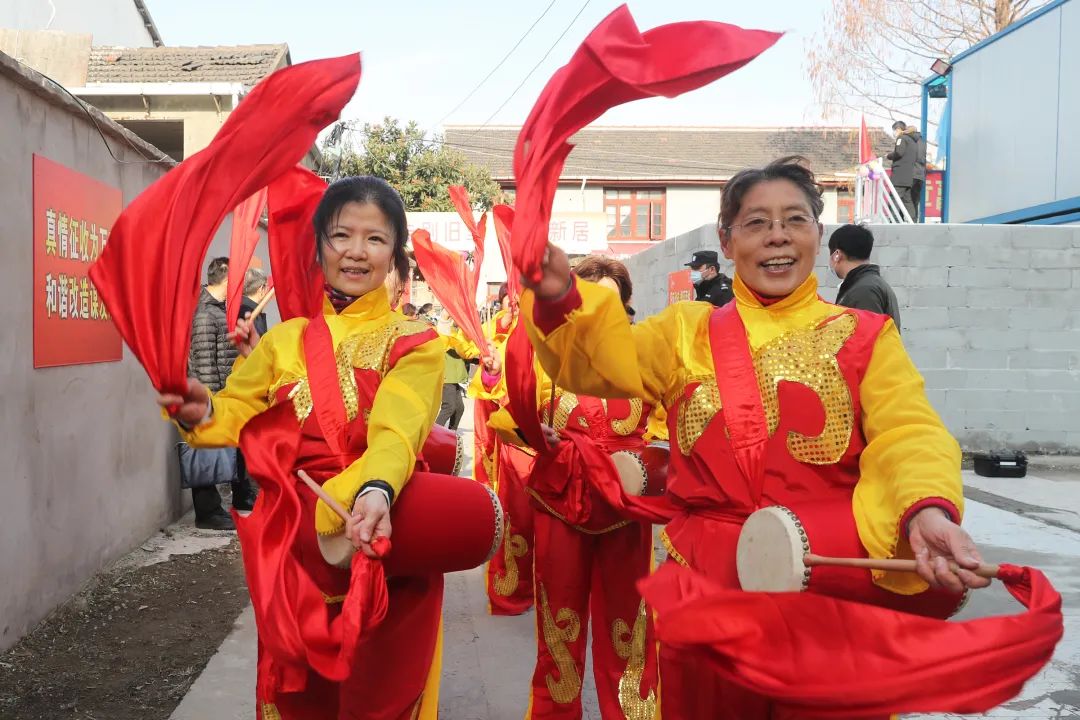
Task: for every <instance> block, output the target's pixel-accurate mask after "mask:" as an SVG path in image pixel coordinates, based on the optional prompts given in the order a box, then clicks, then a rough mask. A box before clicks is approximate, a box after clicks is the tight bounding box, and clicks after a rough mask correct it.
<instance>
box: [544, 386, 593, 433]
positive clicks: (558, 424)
mask: <svg viewBox="0 0 1080 720" xmlns="http://www.w3.org/2000/svg"><path fill="white" fill-rule="evenodd" d="M550 406H551V400H550V398H549V399H546V400H544V401H543V402H542V403H541V404H540V417H541V419H543V420H545V421H546V420H547V417H548V415H549V414H550V413H549V411H548V408H549V407H550ZM577 406H578V397H577V395H575V394H574V393H572V392H566V391H565V390H559V394H558V397H557V398H556V399H555V416H554V418H552V421H551V427H553V428H555V430H565V429H566V423H567V422H569V420H570V414H571V413H573V412H574V410H575V409H576V408H577ZM579 419H580V418H579ZM586 427H587V426H586Z"/></svg>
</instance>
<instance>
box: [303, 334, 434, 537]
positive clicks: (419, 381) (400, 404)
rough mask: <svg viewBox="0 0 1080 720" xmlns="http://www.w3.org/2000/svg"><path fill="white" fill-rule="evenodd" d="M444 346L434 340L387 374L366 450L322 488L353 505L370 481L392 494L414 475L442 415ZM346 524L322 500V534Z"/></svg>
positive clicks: (318, 520)
mask: <svg viewBox="0 0 1080 720" xmlns="http://www.w3.org/2000/svg"><path fill="white" fill-rule="evenodd" d="M445 356H446V344H445V343H444V342H443V340H442V339H441V338H437V337H436V338H433V339H431V340H429V341H427V342H425V343H423V344H421V345H418V346H417V347H416V348H414V349H413V350H411V351H410V352H408V353H406V354H405V355H404V356H402V358H401V359H400V360H398V361H397V363H396V364H395V365H394V366H393V367H392V368H391V369H390V370H389V371H388V372H387V373H386V375H385V376H384V377H383V379H382V381H381V382H380V383H379V389H378V390H376V391H375V400H374V402H373V403H372V406H371V415H370V416H369V417H368V433H367V450H366V451H364V454H363V455H361V456H360V458H359V459H358V460H357V461H356V462H354V463H353V464H352V465H350V466H349V467H347V468H345V470H344V471H342V472H341V474H339V475H336V476H334V477H332V478H330V479H329V480H327V481H326V483H325V484H324V485H323V488H324V489H325V490H326V491H327V492H328V493H329V494H330V495H331V497H333V498H334V499H335V500H337V501H338V502H340V503H341V504H342V505H343V506H345V507H346V508H349V509H351V508H352V505H353V503H354V502H355V500H356V494H357V493H358V492H360V488H361V487H363V485H364V483H366V482H368V481H369V480H382V481H383V482H385V483H387V484H389V485H390V487H392V488H393V489H394V497H395V498H397V497H398V496H400V494H401V490H402V488H404V487H405V483H406V482H408V480H409V477H410V476H411V475H412V472H413V468H414V467H415V465H416V456H417V454H418V453H419V452H420V448H421V447H422V446H423V444H424V441H425V440H426V439H427V436H428V433H430V432H431V427H432V426H433V425H434V424H435V418H436V416H437V415H438V414H439V404H440V401H441V396H442V385H443V376H444V372H445V367H444V365H445ZM344 527H345V523H344V522H343V521H342V520H341V518H339V517H338V516H337V514H335V513H334V512H333V511H332V510H331V509H330V508H328V507H327V506H326V505H324V504H323V502H322V501H321V500H320V501H319V502H318V504H317V506H316V509H315V529H316V530H317V531H318V532H319V533H320V534H323V535H329V534H333V533H337V532H341V531H342V530H344Z"/></svg>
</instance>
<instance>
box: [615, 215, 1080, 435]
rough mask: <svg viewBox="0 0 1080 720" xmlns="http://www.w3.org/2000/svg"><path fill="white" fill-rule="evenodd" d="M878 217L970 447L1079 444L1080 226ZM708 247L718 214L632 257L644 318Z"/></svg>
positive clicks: (906, 331) (927, 371) (946, 407)
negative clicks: (672, 276)
mask: <svg viewBox="0 0 1080 720" xmlns="http://www.w3.org/2000/svg"><path fill="white" fill-rule="evenodd" d="M833 229H835V226H829V227H827V228H826V235H825V240H824V241H823V242H822V250H821V253H820V255H819V257H818V263H817V268H816V271H817V275H818V278H819V280H820V282H821V295H822V296H823V297H824V298H825V299H826V300H830V301H831V300H833V299H834V298H835V297H836V290H837V287H838V286H839V284H840V281H839V280H838V279H836V278H835V277H834V276H833V275H832V273H831V272H830V271H829V269H828V249H827V240H828V235H829V234H830V233H831V232H832V230H833ZM872 229H873V232H874V237H875V245H874V254H873V257H872V258H871V259H872V260H873V261H874V262H876V263H878V264H880V265H881V266H882V275H883V276H884V277H885V279H886V280H888V281H889V283H890V284H891V285H892V287H893V289H894V290H895V292H896V295H897V299H898V300H899V302H900V306H901V310H900V315H901V325H902V332H903V338H904V344H905V346H906V347H907V349H908V352H909V353H910V354H911V357H912V359H913V360H914V362H915V364H916V366H918V368H919V370H920V371H921V372H922V374H923V377H924V378H925V380H926V388H927V394H928V396H929V397H930V400H931V402H932V403H933V404H934V407H935V408H936V409H937V410H938V412H939V413H940V414H941V416H942V419H943V420H944V421H945V423H946V425H948V427H949V429H950V430H951V431H952V432H953V433H954V434H955V435H956V437H957V438H958V439H959V440H960V442H961V444H962V445H963V446H964V448H965V449H966V450H988V449H1000V448H1006V447H1008V448H1015V449H1023V450H1027V451H1034V452H1046V453H1080V227H1069V226H1041V225H1039V226H1037V225H880V226H873V227H872ZM704 249H708V250H719V241H718V239H717V236H716V230H715V226H714V225H713V224H711V223H710V224H707V225H704V226H702V227H700V228H698V229H697V230H694V231H692V232H688V233H685V234H683V235H680V236H678V237H675V238H672V239H670V240H667V241H665V242H663V243H661V244H659V245H658V246H656V247H653V248H650V249H649V250H647V251H645V252H643V253H640V254H638V255H635V256H633V257H632V258H630V259H629V260H628V262H627V264H628V266H629V267H630V273H631V276H632V277H633V280H634V301H633V303H634V308H635V309H636V310H637V311H638V318H639V319H641V318H644V317H647V316H648V315H652V314H655V313H657V312H659V311H660V310H662V309H663V308H664V307H665V306H666V305H667V277H668V273H670V272H672V271H674V270H680V269H682V266H683V264H684V263H686V262H687V261H688V260H689V259H690V255H691V254H692V253H693V252H694V251H695V250H704ZM725 272H727V273H728V274H729V275H731V274H732V270H731V268H730V266H729V267H728V268H727V269H726V270H725Z"/></svg>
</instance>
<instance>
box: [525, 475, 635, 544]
mask: <svg viewBox="0 0 1080 720" xmlns="http://www.w3.org/2000/svg"><path fill="white" fill-rule="evenodd" d="M525 492H527V493H529V495H531V496H532V498H533V499H534V500H536V502H538V503H540V504H541V505H542V506H543V508H544V509H545V510H547V511H548V512H549V513H550V514H552V515H554V516H555V517H556V518H558V519H559V520H562V521H563V522H564V523H566V524H567V525H569V526H570V527H572V528H574V529H575V530H577V531H578V532H580V533H585V534H586V535H604V534H606V533H609V532H611V531H612V530H618V529H619V528H622V527H626V526H627V525H629V524H630V523H632V522H633V520H620V521H619V522H617V523H615V524H614V525H610V526H608V527H606V528H603V529H602V530H590V529H588V528H584V527H581V526H580V525H574V524H573V523H571V522H570V521H569V520H567V519H566V517H565V516H563V515H562V514H560V513H559V512H558V511H557V510H556V509H555V508H553V507H551V506H550V505H548V504H547V503H546V502H544V498H542V497H540V495H539V494H538V493H537V492H536V491H535V490H533V489H532V488H530V487H527V488H525Z"/></svg>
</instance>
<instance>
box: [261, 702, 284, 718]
mask: <svg viewBox="0 0 1080 720" xmlns="http://www.w3.org/2000/svg"><path fill="white" fill-rule="evenodd" d="M261 704H262V720H282V719H281V713H280V712H278V709H277V705H274V703H261Z"/></svg>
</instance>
